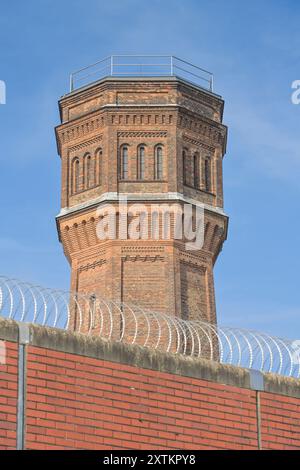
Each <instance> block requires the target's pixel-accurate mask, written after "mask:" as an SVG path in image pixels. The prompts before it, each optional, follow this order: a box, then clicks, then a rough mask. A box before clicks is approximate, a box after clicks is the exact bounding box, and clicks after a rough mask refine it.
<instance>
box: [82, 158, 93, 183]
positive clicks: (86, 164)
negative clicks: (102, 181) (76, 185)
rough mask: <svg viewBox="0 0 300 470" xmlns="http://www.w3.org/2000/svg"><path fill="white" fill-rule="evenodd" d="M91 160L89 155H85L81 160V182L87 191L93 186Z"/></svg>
mask: <svg viewBox="0 0 300 470" xmlns="http://www.w3.org/2000/svg"><path fill="white" fill-rule="evenodd" d="M92 163H93V162H92V158H91V155H90V154H89V153H87V154H85V156H84V158H83V181H84V183H83V184H84V189H89V188H91V187H92V186H93V184H94V181H93V179H94V178H93V176H94V175H93V168H92Z"/></svg>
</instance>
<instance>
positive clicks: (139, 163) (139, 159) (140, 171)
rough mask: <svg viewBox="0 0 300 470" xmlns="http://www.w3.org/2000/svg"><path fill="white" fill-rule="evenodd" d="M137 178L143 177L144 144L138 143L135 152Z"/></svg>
mask: <svg viewBox="0 0 300 470" xmlns="http://www.w3.org/2000/svg"><path fill="white" fill-rule="evenodd" d="M137 178H138V180H143V179H145V145H139V147H138V154H137Z"/></svg>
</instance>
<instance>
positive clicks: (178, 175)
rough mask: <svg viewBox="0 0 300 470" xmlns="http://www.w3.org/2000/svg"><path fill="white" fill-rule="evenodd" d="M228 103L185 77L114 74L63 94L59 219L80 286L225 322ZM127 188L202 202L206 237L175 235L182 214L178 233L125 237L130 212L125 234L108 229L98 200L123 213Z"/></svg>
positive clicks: (139, 197)
mask: <svg viewBox="0 0 300 470" xmlns="http://www.w3.org/2000/svg"><path fill="white" fill-rule="evenodd" d="M223 105H224V102H223V100H222V99H221V97H220V96H218V95H216V94H214V93H211V92H209V91H206V90H205V89H203V88H201V87H198V86H196V85H192V84H191V83H189V82H186V81H185V80H182V79H179V78H177V77H168V78H166V77H159V78H141V77H133V78H130V79H129V78H115V77H107V78H104V79H102V80H100V81H98V82H96V83H93V84H91V85H89V86H86V87H83V88H81V89H79V90H77V91H73V92H71V93H69V94H67V95H65V96H64V97H62V99H61V100H60V102H59V106H60V114H61V124H60V125H59V126H58V127H57V129H56V135H57V142H58V150H59V154H60V157H61V162H62V176H61V179H62V195H61V211H60V214H59V215H58V217H57V227H58V233H59V238H60V241H61V242H62V244H63V248H64V253H65V255H66V257H67V259H68V261H69V263H70V265H71V272H72V274H71V289H72V290H73V291H79V292H85V293H91V294H92V293H97V294H99V295H100V296H101V297H104V298H110V299H115V300H117V301H124V302H127V303H133V304H137V305H140V306H142V307H145V308H147V309H151V310H154V311H157V312H162V313H166V314H169V315H177V316H179V317H181V318H185V319H195V320H196V319H201V320H205V321H209V322H213V323H215V322H216V308H215V296H214V280H213V265H214V263H215V261H216V258H217V256H218V254H219V252H220V250H221V248H222V244H223V242H224V240H225V239H226V234H227V217H226V216H225V214H224V212H223V189H222V186H223V182H222V160H223V156H224V154H225V148H226V135H227V129H226V127H225V126H224V125H223V124H222V114H223ZM122 195H123V196H124V195H126V196H127V200H128V202H127V204H128V205H130V204H133V203H135V204H136V203H138V204H143V205H145V206H146V207H147V208H150V207H152V206H153V205H155V204H156V205H157V204H159V205H160V207H163V206H166V207H167V206H168V205H169V206H170V204H176V205H177V206H179V207H181V208H182V209H183V208H184V207H185V205H187V204H190V205H192V206H193V207H196V206H197V204H202V206H203V207H204V214H205V217H204V243H203V245H201V247H200V248H199V249H197V250H189V249H187V245H186V243H185V240H184V239H178V238H175V236H174V220H175V219H174V217H173V216H172V215H171V235H170V237H169V238H168V239H166V238H164V239H162V238H161V237H159V236H158V237H155V236H154V235H153V233H152V232H151V231H149V228H148V229H147V230H148V232H147V236H146V237H144V238H142V239H132V237H127V239H126V237H125V238H124V236H123V237H120V236H119V226H120V225H121V224H122V223H123V225H124V219H122V221H120V220H119V221H118V223H117V233H116V237H112V239H101V238H99V236H97V224H98V223H99V217H100V216H99V213H98V212H97V210H98V209H99V208H100V209H101V207H104V205H105V204H110V205H111V206H113V207H116V213H117V219H120V216H119V215H118V214H119V213H120V210H119V208H118V206H119V197H120V196H122ZM147 210H148V209H147ZM149 210H150V209H149ZM159 217H160V216H159ZM172 217H173V218H172ZM129 219H130V214H129V216H128V217H127V219H125V231H126V233H127V225H128V224H129V223H130V222H129ZM126 220H127V222H126ZM159 220H160V219H159ZM160 225H161V224H160ZM123 229H124V227H123Z"/></svg>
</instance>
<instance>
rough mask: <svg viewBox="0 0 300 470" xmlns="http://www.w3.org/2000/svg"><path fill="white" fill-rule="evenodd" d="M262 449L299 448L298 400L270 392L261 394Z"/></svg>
mask: <svg viewBox="0 0 300 470" xmlns="http://www.w3.org/2000/svg"><path fill="white" fill-rule="evenodd" d="M261 416H262V445H263V448H264V449H290V450H296V449H298V450H299V449H300V400H299V399H297V398H290V397H283V396H280V395H275V394H271V393H262V395H261Z"/></svg>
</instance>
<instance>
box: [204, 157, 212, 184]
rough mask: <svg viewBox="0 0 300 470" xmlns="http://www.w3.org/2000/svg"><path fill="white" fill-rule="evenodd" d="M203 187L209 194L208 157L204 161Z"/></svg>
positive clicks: (209, 167)
mask: <svg viewBox="0 0 300 470" xmlns="http://www.w3.org/2000/svg"><path fill="white" fill-rule="evenodd" d="M204 187H205V191H207V192H211V160H210V158H209V157H206V158H205V160H204Z"/></svg>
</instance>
